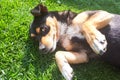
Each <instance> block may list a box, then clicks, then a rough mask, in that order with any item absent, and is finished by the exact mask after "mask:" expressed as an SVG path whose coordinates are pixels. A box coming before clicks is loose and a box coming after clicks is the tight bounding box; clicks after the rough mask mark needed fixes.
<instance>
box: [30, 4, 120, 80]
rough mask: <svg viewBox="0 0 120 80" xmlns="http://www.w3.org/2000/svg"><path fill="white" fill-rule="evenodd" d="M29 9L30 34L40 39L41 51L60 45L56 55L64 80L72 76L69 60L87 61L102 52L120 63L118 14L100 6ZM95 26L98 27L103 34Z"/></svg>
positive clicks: (106, 56)
mask: <svg viewBox="0 0 120 80" xmlns="http://www.w3.org/2000/svg"><path fill="white" fill-rule="evenodd" d="M31 13H32V14H33V16H34V20H33V22H32V24H31V27H30V36H31V38H33V39H35V40H37V41H38V42H39V49H40V50H42V51H44V52H43V53H48V52H53V51H55V50H56V48H58V47H61V48H62V49H63V50H61V49H60V50H59V49H57V50H58V51H56V54H55V59H56V62H57V65H58V67H59V70H60V72H61V73H62V75H63V76H64V77H65V78H66V80H71V79H72V77H73V69H72V68H71V66H70V64H78V63H85V62H88V60H89V59H90V58H97V57H98V54H103V53H104V54H103V55H101V58H103V60H106V61H108V62H110V63H111V64H114V65H116V66H119V67H120V30H119V29H120V21H119V20H120V16H119V15H116V14H110V13H108V12H106V11H102V10H97V11H86V12H82V13H79V14H77V13H74V12H71V11H63V12H57V11H49V12H48V10H47V8H46V7H45V6H43V5H41V4H39V5H38V6H36V7H35V8H34V9H32V10H31ZM103 27H104V28H103ZM101 28H102V29H101ZM97 29H101V32H102V33H103V34H104V35H105V36H106V38H105V36H104V35H103V34H102V33H101V32H100V31H98V30H97ZM106 40H107V41H106ZM107 43H108V44H107ZM91 48H92V49H91ZM106 48H107V49H106ZM95 53H97V54H95Z"/></svg>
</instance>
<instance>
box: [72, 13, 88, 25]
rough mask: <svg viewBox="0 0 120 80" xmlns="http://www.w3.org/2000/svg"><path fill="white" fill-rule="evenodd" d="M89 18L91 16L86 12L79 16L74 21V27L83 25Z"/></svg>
mask: <svg viewBox="0 0 120 80" xmlns="http://www.w3.org/2000/svg"><path fill="white" fill-rule="evenodd" d="M88 18H89V15H88V14H87V13H86V12H82V13H80V14H78V15H77V16H76V17H75V18H74V19H73V21H72V23H73V25H76V24H79V25H81V24H82V23H84V22H85V21H86V20H87V19H88Z"/></svg>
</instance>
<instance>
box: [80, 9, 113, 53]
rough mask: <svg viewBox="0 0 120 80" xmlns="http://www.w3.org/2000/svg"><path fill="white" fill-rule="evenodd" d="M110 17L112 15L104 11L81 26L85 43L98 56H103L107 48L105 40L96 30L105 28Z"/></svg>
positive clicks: (97, 13)
mask: <svg viewBox="0 0 120 80" xmlns="http://www.w3.org/2000/svg"><path fill="white" fill-rule="evenodd" d="M112 17H113V14H110V13H108V12H106V11H98V12H96V13H95V14H94V15H92V16H91V17H90V18H89V19H88V20H87V21H86V22H85V23H84V24H83V25H82V30H83V34H84V35H85V37H86V40H87V42H88V43H89V45H90V46H91V48H92V49H93V50H94V52H96V53H98V54H103V53H104V52H105V51H106V48H107V41H106V38H105V36H104V35H103V34H102V33H101V32H100V31H98V29H101V28H103V27H105V26H106V25H107V24H108V23H109V22H110V21H111V19H112Z"/></svg>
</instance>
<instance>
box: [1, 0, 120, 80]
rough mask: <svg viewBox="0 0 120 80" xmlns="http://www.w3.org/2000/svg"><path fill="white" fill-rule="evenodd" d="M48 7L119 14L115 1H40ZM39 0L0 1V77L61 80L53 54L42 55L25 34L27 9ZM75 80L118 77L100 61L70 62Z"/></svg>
mask: <svg viewBox="0 0 120 80" xmlns="http://www.w3.org/2000/svg"><path fill="white" fill-rule="evenodd" d="M41 1H42V2H43V3H44V4H45V5H46V6H47V7H48V9H49V10H58V11H61V10H69V9H70V10H72V11H75V12H81V11H85V10H96V9H102V10H107V11H108V12H111V13H117V14H120V1H119V0H99V1H98V0H41ZM39 3H40V1H39V0H0V80H64V78H63V77H62V75H61V73H60V72H59V70H58V67H57V66H56V63H55V59H54V53H52V54H48V55H43V54H41V52H39V51H38V47H37V45H36V43H33V42H32V41H31V40H30V39H29V37H28V32H29V25H30V23H31V21H32V20H33V16H32V15H31V14H30V10H31V9H32V8H33V7H34V6H36V5H37V4H39ZM72 66H73V69H74V72H75V77H74V79H75V80H120V71H118V69H116V68H114V67H112V66H110V65H108V64H105V63H104V62H100V61H95V60H94V61H90V62H89V63H86V64H81V65H72Z"/></svg>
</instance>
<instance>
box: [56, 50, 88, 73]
mask: <svg viewBox="0 0 120 80" xmlns="http://www.w3.org/2000/svg"><path fill="white" fill-rule="evenodd" d="M55 58H56V61H57V64H58V67H59V69H60V71H61V69H62V67H63V65H64V63H70V64H78V63H85V62H88V57H87V54H86V53H84V52H83V53H77V52H67V51H58V52H56V54H55Z"/></svg>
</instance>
